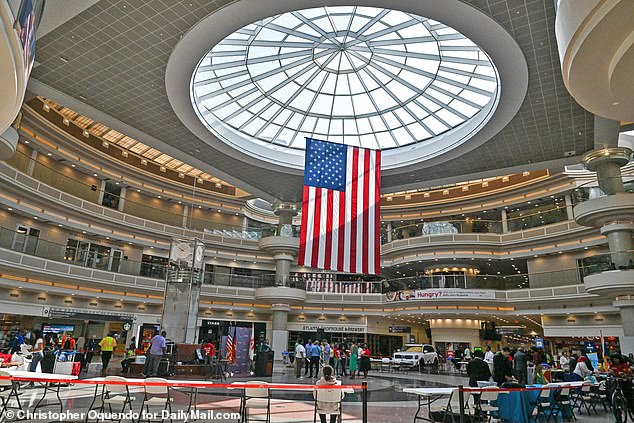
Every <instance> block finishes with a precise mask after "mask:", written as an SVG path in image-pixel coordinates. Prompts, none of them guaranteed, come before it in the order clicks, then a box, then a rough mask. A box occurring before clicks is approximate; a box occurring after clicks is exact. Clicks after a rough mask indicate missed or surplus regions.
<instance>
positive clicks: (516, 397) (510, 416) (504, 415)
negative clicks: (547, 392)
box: [497, 391, 540, 423]
mask: <svg viewBox="0 0 634 423" xmlns="http://www.w3.org/2000/svg"><path fill="white" fill-rule="evenodd" d="M539 392H540V391H512V392H509V393H506V394H500V395H498V400H497V404H498V409H499V410H500V411H499V418H500V419H501V420H504V421H507V422H512V423H530V421H531V412H532V411H533V408H534V404H535V402H536V401H537V398H538V397H539Z"/></svg>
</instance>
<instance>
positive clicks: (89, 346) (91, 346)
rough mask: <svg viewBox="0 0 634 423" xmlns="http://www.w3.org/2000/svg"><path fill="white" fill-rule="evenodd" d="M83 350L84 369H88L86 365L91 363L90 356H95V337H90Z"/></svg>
mask: <svg viewBox="0 0 634 423" xmlns="http://www.w3.org/2000/svg"><path fill="white" fill-rule="evenodd" d="M84 349H85V350H86V359H85V360H84V367H88V365H89V364H90V362H91V361H92V356H93V355H95V350H96V349H97V340H96V339H95V335H92V336H91V337H90V339H89V340H88V342H86V346H85V347H84Z"/></svg>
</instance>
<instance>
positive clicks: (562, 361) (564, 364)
mask: <svg viewBox="0 0 634 423" xmlns="http://www.w3.org/2000/svg"><path fill="white" fill-rule="evenodd" d="M559 365H560V366H561V369H562V370H563V371H564V373H570V359H569V358H568V351H564V352H562V353H561V357H559Z"/></svg>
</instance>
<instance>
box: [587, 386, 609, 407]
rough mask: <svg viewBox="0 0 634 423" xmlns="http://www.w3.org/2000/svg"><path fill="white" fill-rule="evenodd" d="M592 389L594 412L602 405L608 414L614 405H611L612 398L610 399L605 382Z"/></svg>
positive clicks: (591, 396)
mask: <svg viewBox="0 0 634 423" xmlns="http://www.w3.org/2000/svg"><path fill="white" fill-rule="evenodd" d="M591 388H594V389H590V398H591V402H592V404H593V405H594V407H593V409H594V411H596V410H597V405H598V404H601V406H602V407H603V410H604V411H605V412H606V413H607V412H608V410H609V409H610V408H612V404H611V403H610V398H609V397H608V389H607V386H606V383H605V381H604V380H603V381H601V382H599V385H595V386H593V387H591Z"/></svg>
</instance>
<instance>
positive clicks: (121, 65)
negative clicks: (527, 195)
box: [30, 0, 593, 201]
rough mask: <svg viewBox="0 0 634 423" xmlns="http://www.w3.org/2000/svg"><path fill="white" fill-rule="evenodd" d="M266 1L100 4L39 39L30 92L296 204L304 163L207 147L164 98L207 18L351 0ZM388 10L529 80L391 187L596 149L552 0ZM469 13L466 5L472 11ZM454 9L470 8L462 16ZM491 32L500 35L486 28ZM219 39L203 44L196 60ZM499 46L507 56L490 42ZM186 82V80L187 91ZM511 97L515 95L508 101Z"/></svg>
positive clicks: (402, 5) (386, 183)
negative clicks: (440, 27)
mask: <svg viewBox="0 0 634 423" xmlns="http://www.w3.org/2000/svg"><path fill="white" fill-rule="evenodd" d="M264 3H265V1H264V0H237V1H234V2H230V3H228V5H227V6H225V7H222V8H219V7H218V4H217V2H208V1H201V0H190V1H189V2H187V1H186V2H184V3H178V4H171V3H169V2H164V1H160V0H147V1H144V2H138V1H133V0H124V1H117V2H110V1H105V0H102V1H100V2H98V3H97V4H95V5H94V6H92V7H90V8H88V9H87V10H85V11H83V12H82V13H80V14H79V15H77V16H75V17H73V18H72V19H70V20H69V21H68V22H66V23H64V24H62V25H61V26H59V27H58V28H56V29H55V30H53V31H51V32H49V33H48V34H47V35H46V36H44V37H43V38H42V39H40V40H38V45H37V53H36V55H37V56H36V60H37V61H38V62H39V63H40V65H39V66H37V67H36V68H35V69H34V70H33V74H32V81H31V85H30V89H31V91H32V92H35V93H38V94H42V95H44V96H46V97H48V98H51V99H53V100H54V101H56V102H58V103H60V104H64V105H67V106H69V107H71V108H73V109H74V110H76V111H78V112H80V113H82V114H85V115H87V116H89V117H91V118H93V119H96V120H99V121H101V122H104V123H106V124H107V125H108V126H110V127H111V128H113V129H115V130H117V131H119V132H121V133H123V134H125V135H130V136H133V137H134V138H135V139H137V140H138V141H140V142H143V143H144V144H147V145H150V146H152V147H155V148H157V149H159V150H161V151H164V152H165V153H167V154H170V155H171V156H173V157H175V158H177V159H179V160H181V161H183V162H185V163H187V164H189V165H192V166H195V167H197V168H199V169H202V170H204V171H206V172H207V173H210V174H213V175H216V176H218V177H219V178H222V179H223V180H225V181H227V182H229V183H232V184H234V185H236V186H238V187H241V188H243V189H245V190H247V191H249V192H251V193H253V194H255V195H259V196H262V197H265V198H268V199H273V198H281V199H284V200H289V201H294V200H295V201H296V200H299V199H300V198H301V185H302V177H301V171H300V170H299V169H298V170H295V171H290V172H287V173H286V175H285V176H284V177H280V173H279V172H278V171H277V170H276V167H275V166H273V167H271V166H259V165H254V164H253V163H251V162H249V161H248V160H245V159H244V158H243V157H242V156H241V155H239V154H236V150H235V149H232V148H229V146H227V145H226V144H224V143H222V142H220V143H219V144H223V145H222V146H218V145H215V144H214V145H211V144H209V143H207V142H203V141H202V139H203V137H201V134H200V133H199V131H200V130H204V132H205V133H206V134H210V133H209V131H208V130H207V129H206V128H205V127H204V126H203V125H202V123H200V121H199V120H198V119H197V118H196V121H197V122H198V125H199V126H198V127H196V125H190V124H189V123H188V124H187V125H185V124H183V121H182V120H181V119H179V117H178V116H177V114H176V113H175V112H174V109H173V108H172V106H174V107H175V108H178V107H179V105H177V104H173V102H172V103H170V100H169V99H168V96H167V91H168V90H169V89H170V88H169V80H170V79H171V78H172V77H173V75H171V74H170V71H169V69H168V70H166V67H167V62H168V59H169V57H170V55H171V54H172V52H173V51H174V49H175V48H176V46H177V44H178V43H179V40H181V39H182V38H183V37H186V36H187V35H188V34H190V33H193V32H195V31H196V30H197V28H198V27H199V26H197V24H198V23H199V22H201V21H202V20H203V19H205V17H206V16H208V15H210V14H217V13H221V12H222V11H223V10H225V9H228V8H230V7H238V6H239V7H241V8H247V9H251V10H248V11H247V13H245V14H244V15H233V16H231V18H230V22H227V27H226V28H224V29H223V28H220V27H218V28H216V32H217V33H218V34H217V35H218V37H219V39H218V41H220V40H221V39H223V38H224V37H226V36H227V35H229V34H230V33H231V32H232V31H235V29H237V28H240V27H243V26H246V25H248V24H250V23H252V22H255V21H257V20H258V19H262V18H264V17H267V16H273V15H277V14H280V13H283V12H285V11H288V10H284V3H292V6H293V8H295V9H302V8H310V7H319V6H324V5H325V4H326V3H328V5H329V6H335V5H350V4H351V2H350V1H348V2H343V1H337V0H334V1H328V2H326V1H325V0H323V1H317V0H297V1H294V2H279V1H275V2H271V4H272V5H273V6H271V7H266V10H264V9H265V6H266V5H265V4H264ZM267 5H268V3H267ZM363 5H365V6H375V7H381V6H384V5H385V3H384V2H379V1H375V0H366V1H363ZM390 7H392V8H394V9H397V10H401V11H404V12H408V13H414V14H418V15H421V16H426V17H428V18H430V19H434V20H438V21H440V22H445V23H447V24H449V25H451V27H453V28H455V29H456V30H458V31H460V33H462V34H464V35H465V36H466V37H468V38H469V39H471V40H473V42H474V43H476V44H477V45H479V46H482V47H483V49H484V50H485V51H486V52H487V54H488V55H489V57H490V58H491V59H492V61H493V63H495V65H496V66H497V67H498V70H499V71H500V75H503V74H504V73H508V74H513V73H516V74H517V75H519V77H520V78H523V79H524V80H525V81H528V89H527V91H526V93H525V94H526V95H525V96H524V93H522V92H521V91H522V89H523V88H522V87H521V86H520V87H519V89H518V87H517V86H514V85H511V84H508V85H505V84H504V79H502V84H501V90H500V91H501V97H500V103H499V106H498V111H499V112H500V113H502V114H504V115H501V116H500V118H501V120H500V121H499V122H498V125H499V127H493V126H491V129H488V127H484V128H482V129H481V130H480V131H479V132H478V133H477V134H476V136H475V137H473V138H472V139H471V141H470V142H469V143H465V144H466V145H469V147H468V148H466V147H465V148H463V149H461V148H460V147H458V148H456V149H454V150H452V151H450V152H449V153H447V154H445V155H443V156H442V157H441V158H435V159H431V160H428V161H427V162H426V167H424V168H421V167H417V166H414V165H412V166H408V167H407V168H406V169H400V170H399V171H398V172H394V173H389V172H384V176H383V178H382V185H383V188H384V189H385V190H386V191H395V190H399V189H406V188H409V187H413V186H418V187H420V186H422V185H423V184H425V183H428V182H429V183H431V181H433V183H438V182H439V181H447V182H448V181H451V180H453V181H456V180H460V179H464V178H473V177H482V176H484V175H494V174H500V173H510V172H512V171H510V172H509V170H508V169H514V168H528V169H530V168H533V169H535V168H538V167H546V166H549V165H553V164H554V165H557V166H559V165H562V164H564V163H572V162H576V161H578V159H576V158H575V157H574V156H576V155H580V154H582V153H584V152H585V151H588V150H590V149H592V145H593V140H592V135H593V134H592V131H593V119H592V116H591V115H590V114H589V113H587V112H586V111H584V110H583V109H581V108H580V107H579V106H578V105H577V104H576V103H575V102H574V101H573V100H572V99H571V98H570V96H569V95H568V93H567V91H566V89H565V87H564V85H563V83H562V80H561V73H560V70H559V61H558V56H557V46H556V42H555V36H554V17H555V12H554V5H553V4H552V2H544V1H543V0H517V1H513V2H500V1H497V0H468V1H467V0H465V1H458V0H446V1H445V0H443V1H441V0H434V1H427V2H411V1H405V0H402V1H401V0H394V1H392V2H390ZM465 8H466V9H467V10H469V11H470V12H469V13H464V10H465ZM414 9H416V10H414ZM423 9H424V10H423ZM456 10H462V11H463V13H454V12H455V11H456ZM212 16H213V15H212ZM229 27H231V28H229ZM490 27H491V28H492V27H497V28H502V29H503V31H490V30H489V28H490ZM483 29H486V31H485V30H483ZM502 35H504V36H503V37H502ZM215 44H216V43H214V44H210V43H208V42H207V43H206V44H205V45H204V46H203V48H202V49H201V50H200V51H201V53H200V54H199V55H198V57H197V58H196V62H195V63H194V66H195V64H196V63H197V62H198V60H199V59H200V58H201V57H202V56H203V55H204V53H206V52H207V51H209V48H210V47H211V46H212V45H215ZM495 45H498V46H499V47H500V50H499V51H496V50H495V49H491V48H489V47H487V46H495ZM517 46H519V50H518V49H517ZM513 48H515V49H516V50H517V51H520V50H521V53H522V54H521V56H523V57H519V58H518V60H515V59H514V58H513V57H502V56H500V54H501V53H502V52H503V51H511V50H513ZM526 65H527V67H526ZM191 69H193V66H192V67H189V68H188V67H187V66H183V67H182V68H181V73H182V74H183V75H186V73H187V72H189V71H191ZM175 70H177V69H175ZM526 70H528V73H526ZM183 75H181V77H182V76H183ZM190 77H191V74H190V75H186V76H185V87H186V88H185V90H186V91H187V93H188V89H189V82H190ZM166 79H167V81H168V87H166V86H165V83H166ZM508 90H511V91H512V90H519V91H520V95H519V96H518V95H517V92H516V93H515V95H510V93H508ZM505 95H509V99H510V100H513V101H511V102H510V103H508V102H507V103H505V102H504V96H505ZM185 97H186V99H185V100H186V101H185V103H184V105H185V106H188V107H189V108H190V109H192V106H191V98H190V96H189V95H187V96H185ZM518 108H519V111H518V112H517V113H515V111H516V110H517V109H518ZM500 113H496V115H495V116H494V117H493V118H492V119H491V120H490V121H489V122H487V124H488V125H490V124H491V123H495V122H492V121H493V119H495V117H496V116H498V115H500ZM96 115H99V116H96ZM194 117H195V115H194ZM502 118H503V119H502ZM130 131H134V133H129V132H130ZM421 144H424V143H421ZM414 145H416V144H414ZM461 147H462V146H461ZM567 156H573V157H571V158H567V159H566V158H565V157H567Z"/></svg>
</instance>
